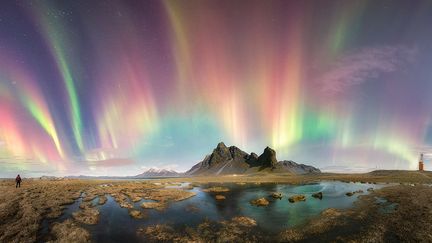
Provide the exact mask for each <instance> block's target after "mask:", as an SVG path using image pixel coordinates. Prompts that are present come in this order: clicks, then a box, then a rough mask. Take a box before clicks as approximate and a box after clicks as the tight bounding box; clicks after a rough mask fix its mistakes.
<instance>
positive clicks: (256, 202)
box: [250, 198, 269, 207]
mask: <svg viewBox="0 0 432 243" xmlns="http://www.w3.org/2000/svg"><path fill="white" fill-rule="evenodd" d="M250 204H252V205H254V206H258V207H259V206H267V205H269V201H268V200H267V199H265V198H259V199H255V200H252V201H250Z"/></svg>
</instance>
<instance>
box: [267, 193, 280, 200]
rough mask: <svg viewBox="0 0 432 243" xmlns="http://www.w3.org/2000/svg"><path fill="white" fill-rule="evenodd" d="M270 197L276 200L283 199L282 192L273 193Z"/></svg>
mask: <svg viewBox="0 0 432 243" xmlns="http://www.w3.org/2000/svg"><path fill="white" fill-rule="evenodd" d="M270 196H271V197H272V198H275V199H282V193H280V192H273V193H272V194H270Z"/></svg>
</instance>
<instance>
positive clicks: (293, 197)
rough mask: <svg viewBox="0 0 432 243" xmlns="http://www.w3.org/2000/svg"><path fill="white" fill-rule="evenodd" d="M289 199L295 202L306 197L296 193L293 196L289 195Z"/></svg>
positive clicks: (304, 199)
mask: <svg viewBox="0 0 432 243" xmlns="http://www.w3.org/2000/svg"><path fill="white" fill-rule="evenodd" d="M288 201H289V202H290V203H295V202H300V201H306V197H305V196H304V195H294V196H292V197H289V198H288Z"/></svg>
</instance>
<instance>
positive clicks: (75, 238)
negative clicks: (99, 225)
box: [48, 219, 91, 243]
mask: <svg viewBox="0 0 432 243" xmlns="http://www.w3.org/2000/svg"><path fill="white" fill-rule="evenodd" d="M51 234H52V235H53V236H54V237H55V240H53V241H48V242H59V243H60V242H80V243H87V242H91V240H90V233H89V232H88V231H87V230H85V229H83V228H81V227H79V226H78V225H77V224H76V223H74V222H73V221H72V220H70V219H68V220H65V221H64V222H62V223H54V224H53V227H52V230H51Z"/></svg>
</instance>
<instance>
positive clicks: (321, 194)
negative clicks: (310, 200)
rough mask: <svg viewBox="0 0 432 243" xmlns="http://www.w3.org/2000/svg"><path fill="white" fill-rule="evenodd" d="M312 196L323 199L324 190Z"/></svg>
mask: <svg viewBox="0 0 432 243" xmlns="http://www.w3.org/2000/svg"><path fill="white" fill-rule="evenodd" d="M312 197H314V198H318V199H320V200H321V199H322V198H323V193H322V192H317V193H314V194H312Z"/></svg>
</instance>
